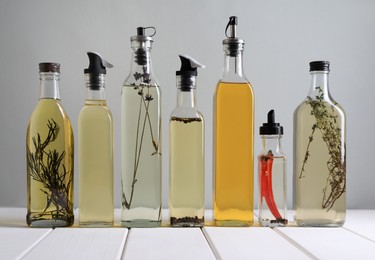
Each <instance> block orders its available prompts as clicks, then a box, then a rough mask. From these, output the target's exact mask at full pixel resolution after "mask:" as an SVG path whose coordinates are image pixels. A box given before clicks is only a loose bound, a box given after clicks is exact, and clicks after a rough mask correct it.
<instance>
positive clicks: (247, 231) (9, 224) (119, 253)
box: [0, 208, 375, 260]
mask: <svg viewBox="0 0 375 260" xmlns="http://www.w3.org/2000/svg"><path fill="white" fill-rule="evenodd" d="M25 215H26V210H25V209H24V208H0V259H7V260H8V259H54V260H57V259H64V260H65V259H68V260H73V259H80V260H81V259H109V260H110V259H163V260H164V259H193V260H198V259H274V260H279V259H355V260H359V259H375V210H348V212H347V220H346V224H345V225H344V227H342V228H300V227H296V226H295V225H294V226H293V223H292V226H290V227H285V228H274V229H271V228H264V227H259V226H254V227H250V228H220V227H215V226H212V223H210V221H209V220H210V219H212V211H207V212H206V219H207V220H208V225H207V226H205V227H204V228H202V229H199V228H170V227H168V224H167V223H168V221H167V219H168V211H167V210H163V225H162V227H160V228H144V229H143V228H133V229H130V230H129V229H126V228H121V227H120V224H119V215H120V212H119V210H115V216H116V221H115V226H114V227H113V228H79V227H78V226H77V225H76V224H75V225H74V226H73V227H70V228H56V229H55V230H52V229H40V228H29V227H27V225H26V223H25ZM76 216H77V214H76Z"/></svg>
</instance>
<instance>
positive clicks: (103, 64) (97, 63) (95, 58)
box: [84, 52, 113, 75]
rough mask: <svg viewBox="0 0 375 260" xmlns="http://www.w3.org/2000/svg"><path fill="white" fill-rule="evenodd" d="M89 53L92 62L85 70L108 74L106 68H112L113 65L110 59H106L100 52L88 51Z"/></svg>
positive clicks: (91, 72) (86, 71)
mask: <svg viewBox="0 0 375 260" xmlns="http://www.w3.org/2000/svg"><path fill="white" fill-rule="evenodd" d="M87 55H88V56H89V60H90V64H89V67H88V68H87V69H85V70H84V72H85V74H86V73H90V74H95V75H99V74H106V73H107V70H106V68H112V67H113V65H112V64H111V63H109V62H108V61H106V60H104V59H103V58H102V57H101V56H100V54H98V53H95V52H88V53H87Z"/></svg>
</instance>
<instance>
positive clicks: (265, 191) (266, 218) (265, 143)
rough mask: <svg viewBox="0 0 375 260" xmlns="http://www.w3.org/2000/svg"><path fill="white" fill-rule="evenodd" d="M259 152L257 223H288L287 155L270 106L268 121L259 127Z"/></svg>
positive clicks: (275, 225)
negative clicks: (283, 149) (260, 144)
mask: <svg viewBox="0 0 375 260" xmlns="http://www.w3.org/2000/svg"><path fill="white" fill-rule="evenodd" d="M259 134H260V136H261V139H262V152H261V153H260V155H259V156H258V181H259V195H260V196H259V205H258V207H259V224H260V225H261V226H264V227H283V226H285V225H287V224H288V220H287V211H286V156H285V154H284V152H283V151H282V149H281V138H282V136H283V134H284V130H283V127H282V126H280V124H279V123H275V111H274V110H270V111H269V112H268V115H267V123H264V124H263V126H261V127H260V128H259Z"/></svg>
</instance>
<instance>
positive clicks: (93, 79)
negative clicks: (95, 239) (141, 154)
mask: <svg viewBox="0 0 375 260" xmlns="http://www.w3.org/2000/svg"><path fill="white" fill-rule="evenodd" d="M87 55H88V56H89V59H90V65H89V67H88V68H87V69H85V78H86V102H85V106H84V107H83V108H82V110H81V112H80V113H79V118H78V159H79V161H78V166H79V224H80V225H81V226H90V227H100V226H112V225H113V211H114V202H113V119H112V113H111V111H110V110H109V108H108V107H107V102H106V99H105V75H106V68H112V67H113V66H112V64H110V63H108V62H107V61H105V60H104V59H102V58H101V57H100V55H99V54H97V53H93V52H88V53H87Z"/></svg>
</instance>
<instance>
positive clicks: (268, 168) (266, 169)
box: [261, 151, 282, 219]
mask: <svg viewBox="0 0 375 260" xmlns="http://www.w3.org/2000/svg"><path fill="white" fill-rule="evenodd" d="M261 164H262V166H261V189H262V191H261V194H262V196H263V197H264V198H265V200H266V203H267V205H268V208H269V209H270V211H271V213H272V215H273V216H274V217H275V218H276V219H282V217H281V214H280V212H279V210H278V208H277V206H276V203H275V199H274V196H273V190H272V164H273V154H272V151H269V152H268V154H267V155H264V156H262V158H261Z"/></svg>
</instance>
